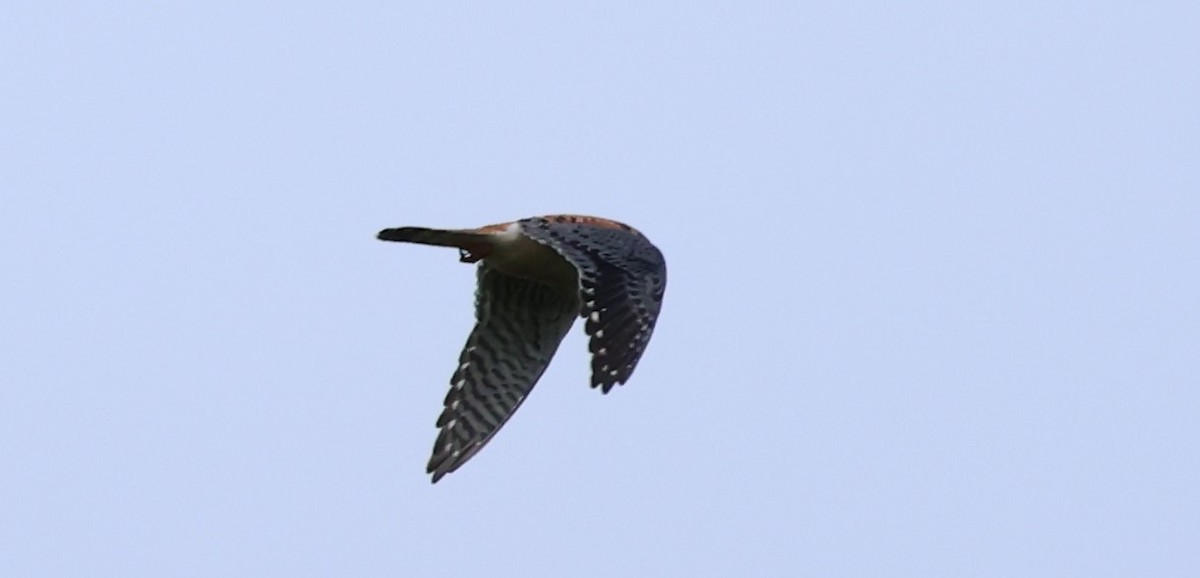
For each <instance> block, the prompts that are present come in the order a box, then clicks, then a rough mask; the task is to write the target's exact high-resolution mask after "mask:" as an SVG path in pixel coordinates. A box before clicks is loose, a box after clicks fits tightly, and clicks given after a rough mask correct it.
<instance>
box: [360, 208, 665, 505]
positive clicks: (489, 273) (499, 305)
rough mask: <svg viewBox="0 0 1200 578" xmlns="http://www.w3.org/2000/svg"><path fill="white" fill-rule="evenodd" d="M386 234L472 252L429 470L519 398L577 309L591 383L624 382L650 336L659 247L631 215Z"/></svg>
mask: <svg viewBox="0 0 1200 578" xmlns="http://www.w3.org/2000/svg"><path fill="white" fill-rule="evenodd" d="M379 238H380V239H382V240H384V241H401V242H407V243H420V244H424V245H439V246H444V247H457V248H458V249H459V254H460V258H459V260H460V261H462V262H463V263H476V262H478V263H479V266H478V269H477V274H476V278H477V286H476V291H475V321H476V322H475V328H474V329H473V330H471V335H470V336H469V337H468V338H467V343H466V345H465V346H464V347H463V350H462V353H461V354H460V355H459V358H458V369H457V370H455V372H454V375H453V376H452V377H451V378H450V392H449V393H448V394H447V395H446V400H445V402H444V403H445V408H444V409H443V410H442V414H441V416H440V417H438V420H437V427H438V428H440V432H439V433H438V436H437V441H435V442H434V445H433V457H432V458H430V460H429V465H428V466H426V472H427V473H430V474H433V482H434V483H437V481H438V480H440V479H441V478H442V476H445V475H446V474H448V473H450V472H453V471H454V470H457V469H458V468H459V467H461V466H462V465H463V464H464V463H466V462H467V460H470V459H471V457H472V456H474V455H475V454H476V453H477V452H479V450H480V449H482V448H483V446H484V445H486V444H487V443H488V441H490V440H491V439H492V436H494V435H496V432H497V431H499V430H500V428H501V427H502V426H503V425H504V423H505V422H507V421H508V419H509V418H510V417H512V414H513V412H515V411H516V410H517V408H518V407H520V406H521V402H522V401H524V400H525V396H527V395H529V391H530V390H531V389H533V386H534V384H536V383H537V381H538V378H540V377H541V376H542V373H543V372H544V371H546V366H547V365H549V363H550V359H551V358H552V357H554V352H555V351H556V350H557V349H558V344H559V343H560V342H561V341H562V339H563V336H565V335H566V334H567V331H568V330H569V329H570V328H571V325H572V324H573V323H574V322H575V318H576V316H578V317H583V318H585V319H586V320H587V321H586V323H585V325H584V329H585V331H586V332H587V334H588V336H589V337H590V340H589V343H588V350H589V351H590V352H591V354H592V387H599V388H600V389H601V391H603V392H604V393H608V392H609V390H611V389H612V388H613V386H614V385H616V384H624V383H625V382H626V381H627V380H628V379H629V376H630V375H632V374H633V370H634V368H635V367H637V363H638V359H640V358H641V357H642V353H643V352H644V351H645V350H646V345H647V344H648V343H649V342H650V335H651V334H652V333H653V332H654V323H655V321H656V320H657V319H658V312H659V309H660V308H661V307H662V300H663V292H664V291H665V290H666V286H667V264H666V262H665V261H664V260H663V256H662V253H661V252H659V250H658V248H657V247H655V246H654V245H653V244H652V243H651V242H650V240H649V239H647V238H646V237H645V236H644V235H642V234H641V233H639V232H638V231H637V230H635V229H634V228H633V227H630V226H629V225H625V224H623V223H618V222H616V221H610V220H608V219H601V218H599V217H585V216H580V215H552V216H545V217H531V218H528V219H521V220H519V221H515V222H511V223H501V224H497V225H488V226H485V227H480V228H478V229H426V228H420V227H402V228H399V229H384V230H382V231H380V232H379Z"/></svg>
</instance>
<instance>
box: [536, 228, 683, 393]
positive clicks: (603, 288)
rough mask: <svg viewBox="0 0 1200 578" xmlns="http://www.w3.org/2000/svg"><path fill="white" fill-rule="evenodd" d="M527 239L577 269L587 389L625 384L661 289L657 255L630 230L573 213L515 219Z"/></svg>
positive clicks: (663, 271)
mask: <svg viewBox="0 0 1200 578" xmlns="http://www.w3.org/2000/svg"><path fill="white" fill-rule="evenodd" d="M520 223H521V231H522V232H523V233H524V234H525V235H526V236H528V237H529V238H531V239H533V240H535V241H537V242H539V243H542V244H543V245H546V246H548V247H551V248H552V249H554V250H555V251H557V252H558V253H559V254H560V255H562V256H563V257H564V258H566V259H567V260H568V261H570V262H571V264H573V265H574V266H575V268H576V269H577V270H578V271H579V298H580V305H581V307H580V311H579V314H580V316H582V317H584V318H585V319H587V323H586V325H585V327H584V329H585V330H586V331H587V334H588V336H589V337H590V338H591V339H590V341H589V343H588V349H589V350H590V351H591V353H592V387H600V388H601V390H602V391H604V393H608V392H609V390H611V389H612V388H613V386H614V385H616V384H623V383H625V382H626V381H627V380H628V379H629V377H630V376H631V375H632V374H633V370H634V369H635V368H636V367H637V364H638V361H639V360H640V359H641V357H642V354H643V353H644V352H645V351H646V346H647V345H648V344H649V343H650V336H651V335H652V334H653V333H654V324H655V323H656V322H657V321H658V314H659V311H661V309H662V301H663V293H664V292H665V291H666V287H667V264H666V261H665V260H664V259H663V255H662V253H661V252H660V251H659V250H658V248H657V247H655V246H654V244H653V243H651V242H650V241H649V240H648V239H647V238H646V237H645V236H643V235H642V234H641V233H639V232H638V231H636V230H634V229H633V228H631V227H629V226H627V225H623V224H621V223H617V222H615V221H608V220H604V219H596V218H589V217H576V216H557V217H535V218H531V219H524V220H522V221H520Z"/></svg>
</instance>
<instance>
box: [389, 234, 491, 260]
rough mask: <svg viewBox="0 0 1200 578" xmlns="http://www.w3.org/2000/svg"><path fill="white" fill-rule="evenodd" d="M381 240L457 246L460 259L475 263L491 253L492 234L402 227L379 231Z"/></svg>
mask: <svg viewBox="0 0 1200 578" xmlns="http://www.w3.org/2000/svg"><path fill="white" fill-rule="evenodd" d="M378 238H379V240H381V241H396V242H398V243H417V244H420V245H435V246H438V247H457V248H458V250H459V260H460V261H462V262H463V263H475V262H477V261H479V260H480V259H482V258H484V257H486V256H488V254H489V253H491V246H492V236H491V235H490V234H487V233H479V232H477V231H461V230H458V231H456V230H453V229H426V228H424V227H400V228H398V229H384V230H382V231H380V232H379V235H378Z"/></svg>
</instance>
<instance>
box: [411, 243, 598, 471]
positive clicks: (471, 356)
mask: <svg viewBox="0 0 1200 578" xmlns="http://www.w3.org/2000/svg"><path fill="white" fill-rule="evenodd" d="M578 311H579V301H578V297H577V296H576V295H574V294H572V293H570V292H564V291H562V290H560V289H555V288H552V287H550V286H548V285H543V284H540V283H535V282H531V281H527V280H525V279H520V278H517V277H512V276H509V275H505V274H503V273H501V272H499V271H497V270H495V269H493V268H491V267H489V266H488V265H487V263H486V262H484V263H481V264H480V266H479V269H478V289H477V291H476V295H475V318H476V323H475V328H474V329H473V330H472V331H471V335H470V337H468V338H467V343H466V345H465V346H464V347H463V351H462V354H461V355H460V356H459V359H458V369H457V370H455V372H454V375H453V377H451V378H450V392H449V393H447V394H446V400H445V408H444V409H443V410H442V414H441V416H440V417H438V420H437V426H438V427H439V428H440V429H441V431H440V432H439V433H438V437H437V441H436V442H434V446H433V456H432V457H431V458H430V460H429V465H428V466H427V467H426V471H427V472H429V473H431V474H433V481H434V482H435V483H436V482H437V481H438V480H439V479H441V478H442V476H444V475H446V474H448V473H450V472H453V471H454V470H456V469H458V468H459V467H460V466H462V465H463V464H464V463H466V462H467V460H470V459H471V457H472V456H474V455H475V454H476V453H477V452H478V451H479V450H480V449H482V448H483V446H484V445H486V444H487V443H488V441H490V440H491V439H492V436H494V435H496V432H498V431H499V430H500V428H501V427H502V426H503V425H504V423H505V422H507V421H508V419H509V418H510V417H512V415H513V412H515V411H516V410H517V408H518V407H520V406H521V403H522V402H523V401H525V396H527V395H529V392H530V390H532V389H533V386H534V384H536V383H537V381H538V379H539V378H541V376H542V373H543V372H545V371H546V367H547V366H548V365H549V364H550V359H551V358H553V357H554V352H555V351H557V350H558V345H559V343H560V342H562V338H563V336H565V335H566V334H567V331H568V330H570V329H571V325H572V324H574V322H575V316H576V314H577V313H578Z"/></svg>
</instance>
